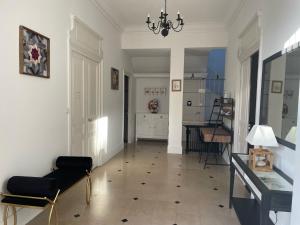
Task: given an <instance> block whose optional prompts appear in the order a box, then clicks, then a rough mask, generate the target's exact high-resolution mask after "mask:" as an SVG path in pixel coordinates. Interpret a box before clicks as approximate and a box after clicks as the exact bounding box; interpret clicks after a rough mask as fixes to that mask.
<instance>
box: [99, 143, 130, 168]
mask: <svg viewBox="0 0 300 225" xmlns="http://www.w3.org/2000/svg"><path fill="white" fill-rule="evenodd" d="M123 149H124V143H120V144H119V145H118V146H117V147H116V148H114V149H113V150H112V151H110V153H108V154H107V155H106V156H105V157H104V158H103V160H102V162H101V166H102V165H104V164H105V163H107V162H108V161H109V160H111V159H112V158H113V157H115V156H116V155H117V154H118V153H119V152H121V151H122V150H123ZM107 151H108V152H109V150H107Z"/></svg>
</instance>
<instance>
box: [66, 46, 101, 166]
mask: <svg viewBox="0 0 300 225" xmlns="http://www.w3.org/2000/svg"><path fill="white" fill-rule="evenodd" d="M71 61H72V71H71V124H72V125H71V154H72V155H73V156H90V157H92V158H93V162H94V165H98V164H99V162H100V158H99V157H100V154H99V152H98V143H97V119H98V118H99V115H100V110H99V109H100V107H99V105H100V98H99V97H100V90H99V89H100V87H99V79H100V72H99V71H100V69H99V67H100V64H99V63H98V62H94V61H93V60H91V59H89V58H87V57H86V56H83V55H81V54H79V53H77V52H75V51H72V54H71Z"/></svg>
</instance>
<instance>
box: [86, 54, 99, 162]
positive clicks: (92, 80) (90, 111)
mask: <svg viewBox="0 0 300 225" xmlns="http://www.w3.org/2000/svg"><path fill="white" fill-rule="evenodd" d="M99 75H100V73H99V63H97V62H94V61H92V60H90V59H86V76H85V81H86V103H87V107H86V109H87V121H86V122H87V131H86V132H87V137H86V139H87V148H86V152H85V155H88V156H90V157H92V158H93V162H94V164H97V165H98V163H99V161H100V159H99V158H100V154H99V149H98V144H99V143H98V140H97V120H98V119H99V115H100V112H99V109H100V107H99V102H100V101H99V97H100V95H99V78H100V76H99Z"/></svg>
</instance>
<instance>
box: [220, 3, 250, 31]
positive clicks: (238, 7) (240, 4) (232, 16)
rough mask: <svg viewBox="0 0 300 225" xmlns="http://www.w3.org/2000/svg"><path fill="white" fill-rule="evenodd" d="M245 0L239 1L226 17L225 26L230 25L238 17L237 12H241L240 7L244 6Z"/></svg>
mask: <svg viewBox="0 0 300 225" xmlns="http://www.w3.org/2000/svg"><path fill="white" fill-rule="evenodd" d="M246 1H247V0H241V2H240V3H239V4H238V5H237V7H236V8H235V10H234V11H233V13H232V14H231V15H230V16H228V18H227V19H226V21H225V24H226V27H227V28H228V27H230V26H231V25H232V24H233V23H234V22H235V21H236V19H237V18H238V16H239V13H240V12H241V10H242V8H243V7H244V6H245V4H246Z"/></svg>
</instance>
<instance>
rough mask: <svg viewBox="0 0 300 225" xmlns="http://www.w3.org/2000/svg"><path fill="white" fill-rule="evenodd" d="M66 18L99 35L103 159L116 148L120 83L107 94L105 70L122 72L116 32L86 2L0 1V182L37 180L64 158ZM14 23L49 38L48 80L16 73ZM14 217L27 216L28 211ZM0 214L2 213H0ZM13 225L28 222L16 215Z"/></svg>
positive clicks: (119, 139) (68, 23) (119, 144)
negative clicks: (104, 125)
mask: <svg viewBox="0 0 300 225" xmlns="http://www.w3.org/2000/svg"><path fill="white" fill-rule="evenodd" d="M71 14H73V15H76V16H78V17H79V18H80V19H81V20H82V21H83V22H84V23H86V24H88V25H89V26H90V27H91V28H93V29H94V30H95V31H97V32H98V33H99V34H100V35H101V36H102V37H103V52H104V68H103V71H104V84H103V99H104V102H103V114H104V116H108V128H109V130H108V148H107V153H105V155H104V160H108V159H109V158H110V157H112V156H113V155H114V154H115V153H117V152H118V151H119V150H120V149H121V148H122V131H121V129H120V127H122V105H123V100H122V93H123V88H122V85H121V84H122V82H123V79H122V78H121V79H120V90H119V91H112V90H110V67H111V66H113V67H115V68H118V69H119V70H120V74H121V71H122V67H123V65H122V57H121V40H120V32H119V31H117V30H116V29H115V28H114V27H113V26H112V25H111V24H110V23H109V22H108V21H107V19H106V18H105V17H104V16H103V15H102V14H100V12H99V11H98V10H97V8H96V7H95V5H93V4H92V3H91V2H90V1H86V0H64V1H59V0H51V1H38V0H27V1H17V0H2V1H1V3H0V20H1V21H2V24H1V32H2V34H5V35H1V38H0V39H1V41H0V49H1V50H2V51H3V52H5V54H1V56H0V58H1V62H2V70H1V76H0V96H2V97H1V107H0V118H1V123H0V124H1V129H0V143H1V155H2V157H1V161H0V171H1V174H0V183H1V185H2V188H1V191H3V190H4V189H5V182H6V180H7V179H8V178H9V177H10V176H13V175H27V176H28V175H29V176H42V175H45V174H46V173H48V172H50V169H51V168H52V165H53V162H54V160H55V159H56V158H57V156H59V155H67V154H68V136H67V134H68V123H67V121H68V120H67V118H68V115H67V102H68V90H67V86H68V83H67V82H68V76H67V74H68V59H67V53H68V49H67V43H68V41H67V40H68V31H69V30H70V27H71V18H70V16H71ZM19 25H24V26H27V27H29V28H31V29H33V30H35V31H37V32H40V33H42V34H44V35H46V36H48V37H49V38H50V40H51V78H50V79H42V78H36V77H31V76H24V75H22V76H21V75H19V72H18V70H19V49H18V43H19ZM22 211H23V213H22V212H20V213H19V215H20V214H24V215H26V217H27V219H30V218H32V216H33V215H32V211H31V210H28V211H27V210H22ZM0 215H2V213H1V212H0ZM18 219H19V220H18V224H20V225H21V224H25V223H26V222H27V221H28V220H27V219H25V217H22V216H20V217H19V218H18Z"/></svg>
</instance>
